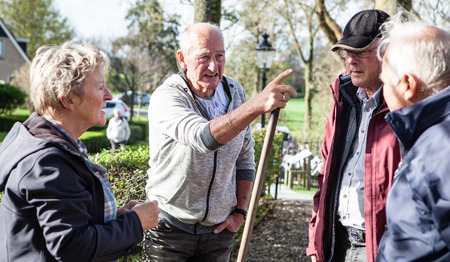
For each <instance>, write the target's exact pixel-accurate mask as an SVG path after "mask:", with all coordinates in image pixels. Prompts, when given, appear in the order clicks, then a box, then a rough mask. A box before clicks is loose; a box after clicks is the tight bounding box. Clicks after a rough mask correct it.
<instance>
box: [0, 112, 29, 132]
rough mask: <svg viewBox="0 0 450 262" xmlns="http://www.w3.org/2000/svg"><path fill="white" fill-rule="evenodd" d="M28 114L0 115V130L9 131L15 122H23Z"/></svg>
mask: <svg viewBox="0 0 450 262" xmlns="http://www.w3.org/2000/svg"><path fill="white" fill-rule="evenodd" d="M27 119H28V116H24V115H2V116H0V131H3V132H9V130H11V128H12V127H13V125H14V124H15V123H16V122H21V123H23V122H25V120H27Z"/></svg>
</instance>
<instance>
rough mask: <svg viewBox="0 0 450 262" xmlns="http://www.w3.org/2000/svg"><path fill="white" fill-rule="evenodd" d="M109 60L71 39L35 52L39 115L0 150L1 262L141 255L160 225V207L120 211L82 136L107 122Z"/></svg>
mask: <svg viewBox="0 0 450 262" xmlns="http://www.w3.org/2000/svg"><path fill="white" fill-rule="evenodd" d="M108 66H109V58H108V57H107V56H106V55H105V54H104V53H103V52H102V51H101V50H100V49H99V48H97V47H95V46H92V45H89V44H84V43H83V44H78V43H74V42H67V43H65V44H63V45H61V46H43V47H41V48H39V49H38V50H37V53H36V57H35V59H34V60H33V62H32V64H31V68H30V80H31V94H30V95H31V99H32V101H33V103H34V105H35V108H36V112H35V113H33V114H32V115H31V116H30V117H29V118H28V119H27V120H26V121H25V122H24V123H23V124H22V123H16V124H15V125H14V127H13V128H12V129H11V131H10V132H9V134H8V135H7V137H6V138H5V140H4V141H3V143H2V145H1V147H0V166H1V170H0V191H3V198H2V203H1V206H0V232H2V233H1V234H0V261H111V260H115V259H118V258H120V257H122V256H126V255H129V254H133V253H136V252H137V251H138V250H139V246H137V244H138V243H139V242H141V241H142V239H143V231H144V230H146V229H149V228H152V227H154V226H156V224H157V219H158V214H159V208H158V204H157V203H156V202H149V203H145V204H143V203H140V202H138V201H135V200H133V201H131V202H129V203H128V204H127V205H125V206H124V207H122V208H119V209H117V208H116V202H115V198H114V194H113V192H112V189H111V187H110V185H109V176H108V172H107V171H106V169H105V168H104V167H102V166H101V165H98V164H95V163H93V162H92V161H91V160H89V158H88V156H87V152H86V148H85V146H84V145H83V143H82V142H81V141H80V140H79V139H78V138H79V137H80V136H81V135H82V134H83V133H84V132H85V131H86V130H87V129H88V128H90V127H92V126H94V125H105V123H106V119H105V113H104V112H103V111H102V108H103V107H105V103H106V101H107V100H111V98H112V96H111V93H110V92H109V90H108V88H106V86H105V77H104V74H105V72H106V69H107V68H108Z"/></svg>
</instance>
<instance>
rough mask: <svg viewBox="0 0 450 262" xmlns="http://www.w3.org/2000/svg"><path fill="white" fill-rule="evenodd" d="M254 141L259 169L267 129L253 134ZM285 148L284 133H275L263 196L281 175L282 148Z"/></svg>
mask: <svg viewBox="0 0 450 262" xmlns="http://www.w3.org/2000/svg"><path fill="white" fill-rule="evenodd" d="M252 136H253V139H255V162H256V168H258V164H259V159H260V157H261V151H262V147H263V145H264V138H265V136H266V129H265V128H263V129H260V130H256V131H253V132H252ZM282 146H283V133H281V132H275V134H274V137H273V144H272V149H271V151H270V156H269V161H268V163H267V169H266V177H265V178H264V188H263V190H262V194H263V195H264V192H265V191H266V190H267V189H268V188H270V185H272V184H274V183H275V179H276V177H277V175H279V173H280V166H281V161H282V156H281V148H282Z"/></svg>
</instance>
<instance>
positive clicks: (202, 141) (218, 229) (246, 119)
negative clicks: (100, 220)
mask: <svg viewBox="0 0 450 262" xmlns="http://www.w3.org/2000/svg"><path fill="white" fill-rule="evenodd" d="M180 47H181V49H180V50H178V52H177V59H178V62H179V64H180V66H181V68H182V71H181V72H179V73H178V74H175V75H173V76H171V77H169V78H168V79H167V80H166V81H165V82H164V83H163V84H162V85H161V86H160V87H158V88H157V89H156V91H155V92H154V93H153V95H152V97H151V102H150V106H149V126H150V134H149V138H150V139H149V144H150V160H149V166H150V169H149V170H148V175H149V179H148V181H147V187H146V190H147V199H148V200H157V201H158V203H159V206H160V208H161V213H160V217H159V224H158V227H157V228H155V229H154V230H151V231H150V237H151V247H150V251H149V256H150V259H151V260H152V261H228V259H229V256H230V252H231V248H232V246H233V243H234V238H235V234H236V232H237V231H238V230H239V228H240V227H241V225H242V224H243V223H244V221H245V216H246V213H247V211H246V209H247V205H248V201H249V198H250V193H251V189H252V186H253V180H254V174H255V161H254V149H253V146H254V140H253V138H252V135H251V130H250V123H251V122H252V121H253V120H255V119H256V118H257V117H258V116H259V115H261V114H262V113H265V112H271V111H273V110H274V109H276V108H280V107H281V108H282V107H285V106H286V103H287V101H289V95H291V96H296V92H295V91H294V89H293V88H292V87H291V86H288V85H284V84H283V81H284V79H285V78H286V77H288V76H289V75H290V74H292V70H287V71H285V72H283V73H281V74H280V75H279V76H278V77H277V78H276V79H275V80H274V81H272V82H271V83H269V84H268V85H267V86H266V87H265V88H264V90H263V91H262V92H261V93H260V94H258V95H257V96H256V97H254V98H253V99H251V100H249V101H246V94H245V92H244V89H243V88H242V86H241V85H240V84H239V83H238V82H237V81H235V80H234V79H232V78H230V77H228V76H225V75H224V74H223V71H224V67H225V47H224V40H223V36H222V33H221V31H220V30H219V28H218V27H216V26H213V25H211V24H207V23H199V24H194V25H191V26H189V27H188V28H186V30H185V31H184V32H183V34H182V36H181V43H180ZM288 94H289V95H288Z"/></svg>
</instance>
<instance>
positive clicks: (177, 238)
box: [147, 220, 236, 262]
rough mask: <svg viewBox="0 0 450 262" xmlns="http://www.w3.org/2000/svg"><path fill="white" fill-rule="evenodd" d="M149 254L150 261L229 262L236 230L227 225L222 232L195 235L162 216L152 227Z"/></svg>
mask: <svg viewBox="0 0 450 262" xmlns="http://www.w3.org/2000/svg"><path fill="white" fill-rule="evenodd" d="M149 231H150V243H149V248H147V255H148V256H149V258H150V261H180V262H181V261H183V262H184V261H199V262H200V261H205V262H213V261H217V262H227V261H228V260H229V258H230V253H231V248H232V247H233V243H234V239H235V236H236V233H234V232H231V231H229V230H227V229H225V230H223V231H222V232H221V233H219V234H214V233H212V232H211V233H205V234H199V235H194V234H190V233H187V232H185V231H183V230H181V229H178V228H176V227H175V226H173V225H170V224H169V223H167V222H165V221H164V220H160V221H159V223H158V226H157V227H156V228H153V229H150V230H149Z"/></svg>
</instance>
